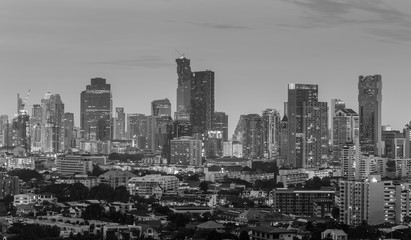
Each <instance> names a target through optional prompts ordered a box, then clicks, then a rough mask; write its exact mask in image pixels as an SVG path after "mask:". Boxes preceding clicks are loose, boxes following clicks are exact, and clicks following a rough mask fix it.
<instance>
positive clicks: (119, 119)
mask: <svg viewBox="0 0 411 240" xmlns="http://www.w3.org/2000/svg"><path fill="white" fill-rule="evenodd" d="M114 138H115V139H118V140H124V139H126V114H125V113H124V108H122V107H117V108H116V117H115V120H114Z"/></svg>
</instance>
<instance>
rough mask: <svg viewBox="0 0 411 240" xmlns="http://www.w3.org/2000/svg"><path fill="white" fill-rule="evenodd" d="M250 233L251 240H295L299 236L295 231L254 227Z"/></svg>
mask: <svg viewBox="0 0 411 240" xmlns="http://www.w3.org/2000/svg"><path fill="white" fill-rule="evenodd" d="M250 231H251V234H250V239H251V240H293V239H294V237H296V236H297V231H295V230H284V229H280V228H275V227H268V226H257V227H253V228H251V229H250Z"/></svg>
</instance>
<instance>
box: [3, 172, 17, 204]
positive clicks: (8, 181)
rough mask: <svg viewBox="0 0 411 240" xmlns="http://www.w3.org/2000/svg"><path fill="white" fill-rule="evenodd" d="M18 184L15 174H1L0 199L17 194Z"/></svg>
mask: <svg viewBox="0 0 411 240" xmlns="http://www.w3.org/2000/svg"><path fill="white" fill-rule="evenodd" d="M19 191H20V185H19V178H18V177H17V176H10V177H8V176H1V177H0V199H4V198H5V197H6V196H8V195H11V196H14V195H16V194H19Z"/></svg>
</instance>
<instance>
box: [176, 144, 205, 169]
mask: <svg viewBox="0 0 411 240" xmlns="http://www.w3.org/2000/svg"><path fill="white" fill-rule="evenodd" d="M201 145H202V140H199V139H194V138H191V137H180V138H176V139H173V140H171V160H170V163H171V164H180V165H192V166H198V165H201V164H202V146H201Z"/></svg>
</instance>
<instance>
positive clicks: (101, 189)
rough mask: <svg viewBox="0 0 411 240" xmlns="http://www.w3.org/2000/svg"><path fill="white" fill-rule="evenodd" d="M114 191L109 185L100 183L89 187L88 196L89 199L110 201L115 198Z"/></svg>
mask: <svg viewBox="0 0 411 240" xmlns="http://www.w3.org/2000/svg"><path fill="white" fill-rule="evenodd" d="M115 194H116V191H114V189H113V188H112V187H110V185H107V184H104V183H100V184H99V185H97V186H94V187H92V188H91V189H90V192H89V198H90V199H100V200H105V201H108V202H111V201H113V200H114V199H115Z"/></svg>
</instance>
